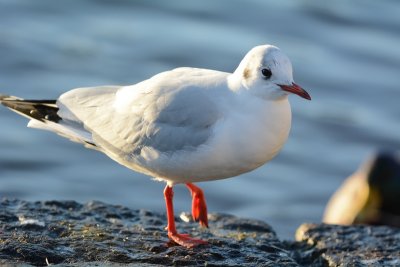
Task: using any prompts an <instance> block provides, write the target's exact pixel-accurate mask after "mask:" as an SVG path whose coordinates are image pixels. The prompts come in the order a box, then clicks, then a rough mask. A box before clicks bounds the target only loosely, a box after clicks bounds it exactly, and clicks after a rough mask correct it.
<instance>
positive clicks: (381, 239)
mask: <svg viewBox="0 0 400 267" xmlns="http://www.w3.org/2000/svg"><path fill="white" fill-rule="evenodd" d="M296 240H297V241H299V242H298V243H293V244H292V247H291V249H292V251H294V253H293V254H292V255H293V258H294V259H296V260H297V262H299V263H301V264H307V266H332V267H333V266H400V229H398V228H391V227H387V226H365V225H364V226H362V225H358V226H339V225H329V224H303V225H302V226H300V227H299V229H298V230H297V233H296Z"/></svg>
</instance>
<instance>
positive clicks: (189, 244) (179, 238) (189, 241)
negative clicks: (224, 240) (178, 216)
mask: <svg viewBox="0 0 400 267" xmlns="http://www.w3.org/2000/svg"><path fill="white" fill-rule="evenodd" d="M168 237H169V239H171V240H172V241H174V242H175V243H177V244H178V245H180V246H183V247H185V248H194V247H197V246H199V245H207V244H208V243H207V242H206V241H204V240H201V239H195V238H192V237H190V235H188V234H178V233H172V232H168Z"/></svg>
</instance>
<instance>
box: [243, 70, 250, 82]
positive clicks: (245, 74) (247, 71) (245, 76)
mask: <svg viewBox="0 0 400 267" xmlns="http://www.w3.org/2000/svg"><path fill="white" fill-rule="evenodd" d="M243 77H244V78H245V79H246V80H247V79H248V78H250V70H249V69H248V68H245V69H244V71H243Z"/></svg>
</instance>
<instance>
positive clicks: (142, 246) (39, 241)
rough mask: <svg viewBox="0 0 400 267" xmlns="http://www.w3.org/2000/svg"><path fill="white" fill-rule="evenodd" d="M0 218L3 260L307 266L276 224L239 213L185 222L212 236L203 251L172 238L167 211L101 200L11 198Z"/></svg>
mask: <svg viewBox="0 0 400 267" xmlns="http://www.w3.org/2000/svg"><path fill="white" fill-rule="evenodd" d="M182 217H183V218H186V219H187V218H188V216H187V215H185V216H182ZM0 220H1V228H0V231H1V234H0V259H1V261H0V264H15V263H24V264H32V265H39V266H40V265H48V264H51V265H54V264H61V265H63V266H64V265H65V264H68V265H70V266H71V265H72V266H82V265H89V264H90V265H93V266H95V265H104V264H106V263H107V264H109V265H110V264H112V265H116V266H118V265H120V264H129V263H131V264H132V265H135V266H136V265H137V264H140V265H141V266H166V265H176V266H185V265H191V266H277V265H279V266H299V265H298V264H297V263H296V262H295V261H294V260H293V259H292V258H291V257H290V256H289V255H290V252H289V251H287V250H285V248H284V244H283V243H281V242H280V241H279V240H278V238H277V236H276V234H275V232H274V231H273V230H272V229H271V227H270V226H269V225H267V224H266V223H264V222H261V221H255V220H247V219H240V218H236V217H234V216H231V215H223V214H211V215H210V217H209V223H210V228H209V229H201V228H199V227H198V224H197V223H195V222H191V221H189V222H181V223H178V225H177V226H178V229H180V230H181V231H182V232H187V233H191V234H193V235H194V236H201V238H203V239H206V240H208V242H209V245H207V246H199V247H197V248H195V249H185V248H183V247H180V246H176V245H175V244H173V243H171V242H169V240H168V238H167V235H166V231H165V230H164V228H165V226H166V220H165V215H163V214H158V213H154V212H150V211H145V210H132V209H129V208H126V207H122V206H115V205H108V204H104V203H101V202H89V203H87V204H83V205H82V204H79V203H77V202H74V201H45V202H27V201H21V200H7V199H5V200H3V201H2V202H1V203H0Z"/></svg>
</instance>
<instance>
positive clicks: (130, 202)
mask: <svg viewBox="0 0 400 267" xmlns="http://www.w3.org/2000/svg"><path fill="white" fill-rule="evenodd" d="M399 14H400V4H399V3H398V1H394V0H392V1H374V0H355V1H345V0H339V1H330V2H327V1H311V0H310V1H306V0H303V1H294V0H291V1H289V0H284V1H282V0H281V1H261V0H260V1H256V0H251V1H231V0H223V1H211V0H209V1H185V0H180V1H161V0H160V1H112V0H109V1H106V0H102V1H101V0H98V1H95V0H92V1H67V0H64V1H61V0H58V1H54V0H41V1H31V0H0V88H1V89H0V92H3V93H8V94H12V95H17V96H21V97H24V98H39V99H40V98H43V99H44V98H56V97H57V96H59V95H60V94H61V93H63V92H64V91H67V90H69V89H72V88H75V87H83V86H95V85H103V84H133V83H136V82H138V81H141V80H143V79H146V78H148V77H150V76H152V75H154V74H156V73H158V72H161V71H164V70H168V69H171V68H175V67H180V66H193V67H203V68H212V69H218V70H223V71H232V70H234V69H235V68H236V66H237V65H238V63H239V62H240V60H241V58H242V57H243V55H244V54H245V53H246V52H247V51H248V50H249V49H250V48H252V47H253V46H255V45H259V44H264V43H272V44H275V45H277V46H279V47H280V48H281V49H282V50H283V51H284V52H285V53H286V54H287V55H288V56H289V57H290V58H291V60H292V63H293V66H294V77H295V81H296V82H297V83H298V84H300V85H302V86H303V87H304V88H306V89H307V90H308V91H309V93H310V94H311V95H312V97H313V100H312V101H311V102H309V101H305V100H303V99H301V98H299V97H295V96H293V97H291V103H292V109H293V124H292V131H291V135H290V138H289V141H288V142H287V144H286V145H285V147H284V149H283V150H282V152H281V153H280V154H279V156H277V157H276V158H275V159H274V160H273V161H272V162H270V163H268V164H267V165H265V166H263V167H261V168H259V169H257V170H256V171H253V172H251V173H247V174H244V175H241V176H239V177H236V178H233V179H227V180H222V181H216V182H208V183H201V184H200V186H201V187H202V188H203V189H204V190H205V192H206V196H207V200H208V205H209V210H210V211H211V212H227V213H232V214H235V215H238V216H245V217H251V218H258V219H262V220H264V221H266V222H268V223H270V224H271V225H272V226H273V227H274V228H275V229H276V230H277V231H278V234H279V236H280V237H281V238H293V233H294V231H295V229H296V228H297V226H298V225H299V224H301V223H302V222H319V221H320V220H321V216H322V213H323V210H324V206H325V204H326V202H327V201H328V199H329V197H330V195H331V194H332V193H333V192H334V191H335V189H336V188H337V187H338V186H339V185H340V183H341V182H342V181H343V180H344V179H345V178H346V177H347V176H348V175H349V174H351V173H352V172H353V171H354V170H355V169H356V168H357V167H358V165H359V164H360V163H361V162H362V161H363V159H364V158H365V157H366V156H368V155H369V153H371V152H373V151H375V150H376V149H380V148H391V149H398V148H399V143H400V134H399V133H400V123H399V117H400V106H399V100H400V86H399V84H400V75H399V70H400V49H399V47H400V46H399V44H400V16H399ZM26 123H27V121H26V120H25V119H24V118H22V117H19V116H18V115H16V114H14V113H11V112H10V111H8V110H6V109H4V108H1V109H0V125H1V131H0V196H6V197H18V198H23V199H28V200H43V199H74V200H78V201H89V200H92V199H96V200H101V201H105V202H111V203H116V204H123V205H127V206H129V207H132V208H143V209H152V210H157V211H164V200H163V195H162V191H163V187H164V184H162V183H158V182H154V181H151V180H150V179H149V178H148V177H146V176H144V175H141V174H138V173H134V172H132V171H130V170H128V169H125V168H124V167H122V166H120V165H118V164H117V163H114V162H113V161H111V160H109V159H108V158H107V157H106V156H104V155H102V154H100V153H98V152H95V151H91V150H87V149H84V148H83V147H82V146H81V145H79V144H75V143H71V142H69V141H68V140H65V139H62V138H61V137H58V136H56V135H54V134H52V133H48V132H44V131H38V130H33V129H27V128H25V125H26ZM175 209H176V211H177V213H178V212H179V211H182V210H185V211H186V210H189V209H190V197H189V193H188V192H187V191H186V189H185V188H183V187H182V186H177V187H176V194H175Z"/></svg>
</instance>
